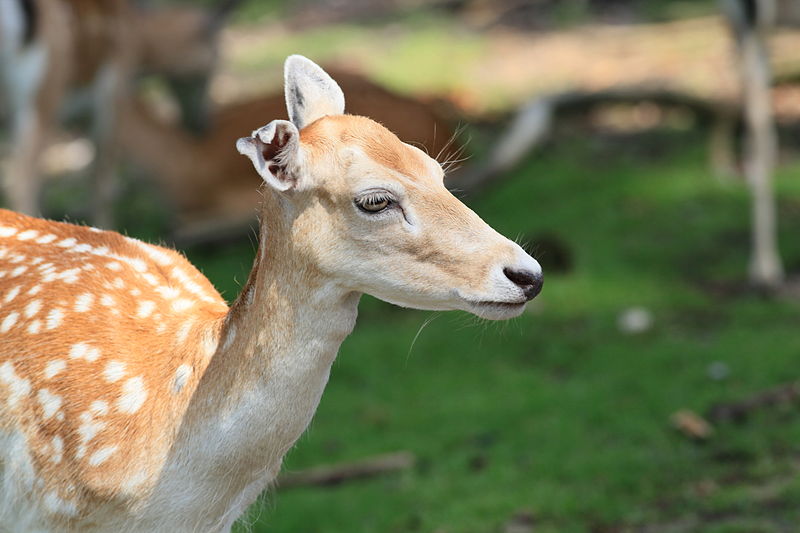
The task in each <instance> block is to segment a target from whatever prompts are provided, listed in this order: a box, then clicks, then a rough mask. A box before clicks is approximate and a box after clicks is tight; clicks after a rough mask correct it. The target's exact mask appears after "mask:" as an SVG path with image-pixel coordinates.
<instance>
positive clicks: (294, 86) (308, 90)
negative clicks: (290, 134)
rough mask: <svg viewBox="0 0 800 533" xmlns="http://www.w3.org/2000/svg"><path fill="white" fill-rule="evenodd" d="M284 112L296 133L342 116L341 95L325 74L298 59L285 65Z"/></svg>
mask: <svg viewBox="0 0 800 533" xmlns="http://www.w3.org/2000/svg"><path fill="white" fill-rule="evenodd" d="M283 76H284V81H285V87H284V91H285V93H286V109H287V111H289V119H290V120H291V121H292V123H294V125H295V126H297V129H298V130H301V129H303V128H304V127H306V126H308V125H309V124H311V123H312V122H314V121H315V120H317V119H318V118H322V117H324V116H326V115H341V114H342V113H344V93H342V89H341V88H340V87H339V85H338V84H337V83H336V82H335V81H333V78H331V77H330V76H329V75H328V73H327V72H325V71H324V70H322V69H321V68H320V67H319V66H318V65H317V64H316V63H314V62H313V61H311V60H310V59H308V58H305V57H303V56H299V55H293V56H289V57H288V58H287V59H286V63H285V64H284V69H283Z"/></svg>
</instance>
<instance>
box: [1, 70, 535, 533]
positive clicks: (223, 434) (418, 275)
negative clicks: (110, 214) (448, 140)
mask: <svg viewBox="0 0 800 533" xmlns="http://www.w3.org/2000/svg"><path fill="white" fill-rule="evenodd" d="M285 94H286V103H287V108H288V111H289V116H290V117H291V120H290V121H286V120H274V121H272V122H270V123H269V124H267V125H266V126H264V127H261V128H259V129H257V130H256V131H254V132H253V134H252V135H251V136H249V137H244V138H242V139H239V140H238V141H237V143H236V147H237V149H238V151H239V152H241V153H242V154H244V155H246V156H247V157H249V158H250V160H251V161H252V163H253V165H254V167H255V169H256V172H257V173H258V174H259V175H260V176H261V178H262V179H263V182H264V183H265V185H266V186H265V192H264V202H263V206H262V210H261V216H262V220H261V242H260V244H259V247H258V250H257V253H256V258H255V261H254V264H253V268H252V271H251V273H250V276H249V278H248V280H247V282H246V284H245V285H244V287H243V290H242V292H241V294H240V295H239V297H238V298H237V299H236V301H235V302H234V303H233V304H232V305H231V307H230V308H229V307H228V306H227V305H226V304H225V302H224V301H223V299H222V298H221V297H220V295H219V294H218V293H217V291H215V290H214V287H213V286H212V285H211V283H210V282H209V281H208V280H206V279H205V278H204V277H203V276H202V275H201V274H200V273H199V272H198V271H197V270H196V269H195V268H194V267H193V266H192V265H191V264H190V263H189V262H188V261H186V259H184V258H183V257H182V256H181V255H180V254H179V253H177V252H174V251H172V250H168V249H165V248H161V247H158V246H153V245H150V244H145V243H143V242H140V241H136V240H134V239H131V238H127V237H123V236H122V235H119V234H117V233H113V232H108V231H101V230H97V229H94V228H89V227H80V226H74V225H70V224H64V223H58V222H50V221H45V220H41V219H36V218H31V217H28V216H24V215H21V214H16V213H13V212H10V211H0V342H1V343H2V344H0V346H2V350H0V487H2V489H0V498H1V500H0V524H2V525H3V526H4V527H5V528H6V529H7V530H8V531H13V532H15V533H17V532H24V531H48V532H55V531H59V532H78V531H80V532H115V533H116V532H120V531H125V532H147V533H152V532H190V531H203V532H223V531H229V529H230V527H231V525H232V524H233V522H234V521H235V520H236V518H237V517H238V516H239V515H240V514H241V513H242V512H243V511H244V510H245V508H246V507H247V506H248V505H249V504H250V503H251V502H252V501H253V500H254V499H255V498H256V496H257V495H258V494H259V493H260V492H261V491H263V490H264V489H265V488H266V487H267V486H268V485H269V483H270V482H271V481H272V480H274V479H275V477H276V475H277V473H278V471H279V469H280V466H281V461H282V458H283V456H284V454H286V452H287V451H288V450H289V448H291V446H292V445H293V444H294V443H295V441H296V440H297V439H298V437H299V436H300V435H301V433H302V432H303V431H304V430H305V428H306V426H307V425H308V423H309V421H310V420H311V417H312V415H313V413H314V411H315V409H316V407H317V404H318V402H319V400H320V397H321V395H322V392H323V389H324V387H325V384H326V382H327V380H328V376H329V372H330V368H331V364H332V363H333V360H334V358H335V357H336V353H337V351H338V349H339V345H340V344H341V342H342V341H343V340H344V338H345V337H346V336H347V335H348V334H349V333H350V332H351V331H352V329H353V326H354V324H355V320H356V315H357V306H358V302H359V298H360V295H361V294H363V293H367V294H371V295H373V296H376V297H378V298H380V299H383V300H385V301H387V302H391V303H394V304H397V305H401V306H406V307H414V308H420V309H434V310H450V309H461V310H465V311H468V312H471V313H474V314H476V315H478V316H481V317H485V318H489V319H506V318H510V317H514V316H517V315H519V314H520V313H522V311H523V310H524V308H525V305H526V303H527V302H528V301H529V300H531V299H532V298H533V297H535V296H536V295H537V294H538V292H539V291H540V289H541V286H542V272H541V268H540V266H539V264H538V263H537V262H536V260H535V259H533V258H532V257H530V256H529V255H528V254H527V253H525V252H524V251H523V250H522V248H520V247H519V246H518V245H517V244H515V243H514V242H512V241H510V240H508V239H506V238H505V237H503V236H501V235H500V234H498V233H497V232H496V231H494V230H493V229H492V228H491V227H489V226H488V225H487V224H486V223H485V222H483V221H482V220H481V219H480V218H479V217H478V215H476V214H475V213H474V212H472V211H471V210H470V209H469V208H467V207H466V206H465V205H463V204H462V203H461V202H459V201H458V200H457V199H456V198H455V197H454V196H452V195H451V194H450V193H449V192H448V191H447V189H446V188H445V187H444V184H443V173H442V169H441V167H440V165H439V164H437V163H436V162H435V161H434V160H433V159H431V158H430V157H428V156H427V155H426V154H425V153H424V152H422V151H421V150H419V149H417V148H414V147H412V146H410V145H407V144H404V143H402V142H401V141H400V140H399V139H398V138H397V137H396V136H395V135H394V134H392V133H391V132H389V131H388V130H387V129H385V128H384V127H383V126H381V125H379V124H378V123H376V122H373V121H372V120H370V119H369V118H365V117H361V116H355V115H346V114H344V96H343V94H342V92H341V90H340V88H339V87H338V85H337V84H336V82H334V81H333V80H332V79H331V78H330V77H329V76H328V75H327V74H326V73H325V72H324V71H323V70H322V69H320V68H319V67H318V66H317V65H315V64H314V63H312V62H311V61H309V60H308V59H306V58H304V57H301V56H291V57H289V59H288V60H287V61H286V65H285Z"/></svg>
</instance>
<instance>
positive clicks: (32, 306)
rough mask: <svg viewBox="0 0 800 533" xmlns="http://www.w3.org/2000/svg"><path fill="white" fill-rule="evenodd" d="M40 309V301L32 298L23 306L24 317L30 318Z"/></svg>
mask: <svg viewBox="0 0 800 533" xmlns="http://www.w3.org/2000/svg"><path fill="white" fill-rule="evenodd" d="M41 309H42V301H41V300H32V301H31V302H30V303H29V304H28V305H26V306H25V318H32V317H33V315H35V314H36V313H38V312H39V311H40V310H41Z"/></svg>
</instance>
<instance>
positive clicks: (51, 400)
mask: <svg viewBox="0 0 800 533" xmlns="http://www.w3.org/2000/svg"><path fill="white" fill-rule="evenodd" d="M36 398H37V399H38V400H39V404H41V406H42V417H43V418H44V419H45V420H47V419H48V418H50V417H51V416H53V415H54V414H56V412H57V411H58V410H59V409H61V404H62V403H63V399H62V398H61V396H59V395H57V394H53V393H51V392H50V391H49V390H47V389H40V390H39V392H38V393H37V394H36Z"/></svg>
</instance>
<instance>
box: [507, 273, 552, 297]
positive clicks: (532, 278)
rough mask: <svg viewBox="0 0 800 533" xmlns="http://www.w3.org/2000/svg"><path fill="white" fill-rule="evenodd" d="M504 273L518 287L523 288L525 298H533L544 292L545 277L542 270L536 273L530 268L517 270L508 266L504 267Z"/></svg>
mask: <svg viewBox="0 0 800 533" xmlns="http://www.w3.org/2000/svg"><path fill="white" fill-rule="evenodd" d="M503 274H505V275H506V277H507V278H508V279H509V280H510V281H511V282H513V283H514V284H515V285H516V286H517V287H519V288H520V289H522V292H523V294H524V295H525V298H527V299H528V300H532V299H533V298H535V297H536V295H537V294H539V293H540V292H542V285H544V277H543V276H542V273H541V272H539V273H534V272H531V271H530V270H516V269H513V268H508V267H506V268H504V269H503Z"/></svg>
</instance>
